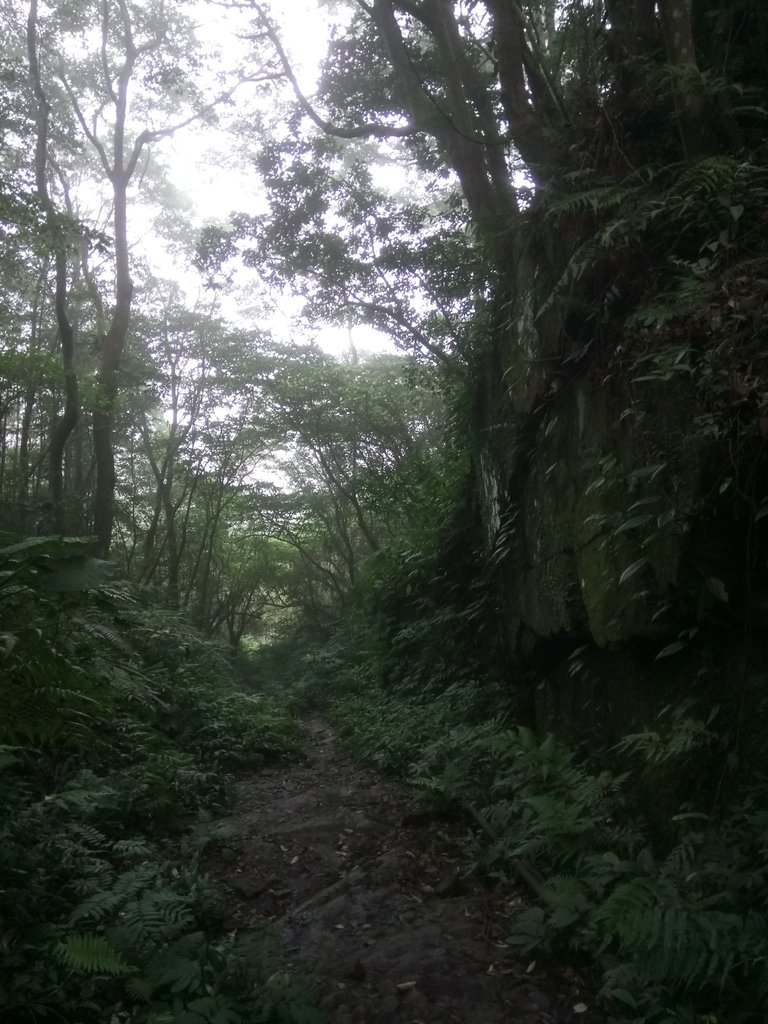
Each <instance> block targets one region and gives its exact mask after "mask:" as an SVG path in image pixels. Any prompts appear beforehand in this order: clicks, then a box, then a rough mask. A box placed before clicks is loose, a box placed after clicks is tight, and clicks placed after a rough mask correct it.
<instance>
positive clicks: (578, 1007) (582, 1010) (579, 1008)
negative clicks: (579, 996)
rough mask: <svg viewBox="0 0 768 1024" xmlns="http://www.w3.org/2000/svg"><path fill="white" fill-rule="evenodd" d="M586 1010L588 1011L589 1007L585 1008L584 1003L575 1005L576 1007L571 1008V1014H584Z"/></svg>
mask: <svg viewBox="0 0 768 1024" xmlns="http://www.w3.org/2000/svg"><path fill="white" fill-rule="evenodd" d="M588 1009H589V1007H588V1006H587V1004H586V1003H576V1005H575V1006H574V1008H573V1012H574V1013H586V1012H587V1010H588Z"/></svg>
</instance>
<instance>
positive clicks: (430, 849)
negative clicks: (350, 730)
mask: <svg viewBox="0 0 768 1024" xmlns="http://www.w3.org/2000/svg"><path fill="white" fill-rule="evenodd" d="M306 728H307V748H306V750H307V754H306V759H305V760H304V761H303V762H302V763H298V764H294V765H290V766H287V767H286V766H278V767H272V768H268V769H266V770H263V771H261V772H259V773H258V774H254V775H252V776H248V777H244V778H242V779H241V780H240V782H239V793H238V801H237V804H236V807H235V810H234V812H233V814H232V815H230V817H229V818H228V819H227V820H228V821H231V822H233V823H234V824H235V825H236V826H237V829H238V832H239V833H240V837H239V839H238V840H237V843H236V847H235V856H234V858H233V859H232V860H230V861H228V862H225V861H224V860H219V859H218V858H214V859H213V860H212V861H211V863H209V865H208V869H209V871H210V872H211V873H212V874H213V875H214V877H216V878H217V879H218V880H219V881H220V882H221V884H222V885H223V886H224V889H225V891H226V892H227V893H228V896H229V914H228V919H227V920H226V922H225V925H226V927H227V929H228V930H232V929H237V930H238V931H242V930H247V929H248V928H249V927H250V926H252V925H256V924H258V923H259V922H262V921H263V920H264V919H267V920H270V921H272V922H273V925H274V926H275V928H276V931H277V937H278V939H279V941H280V944H281V952H280V954H279V960H280V963H279V967H280V969H285V970H289V971H291V972H292V973H294V974H295V975H296V976H297V977H299V978H300V979H301V980H302V981H309V983H310V985H311V986H312V988H313V990H314V992H315V993H316V997H317V999H318V1002H319V1004H320V1005H321V1006H322V1008H323V1009H324V1010H325V1012H326V1013H327V1017H328V1020H329V1022H330V1024H385V1022H387V1024H502V1022H503V1024H570V1022H575V1021H579V1022H584V1024H595V1022H597V1021H600V1022H602V1021H605V1019H606V1018H605V1016H604V1015H603V1014H602V1013H601V1012H599V1011H598V1010H596V1009H595V1008H594V1007H593V1006H592V1005H591V999H590V997H589V996H588V995H586V994H585V993H584V990H583V986H582V983H581V980H580V979H579V977H578V976H577V974H576V973H575V972H574V971H572V970H571V969H569V968H563V967H559V968H549V969H542V968H541V967H539V966H538V965H536V964H535V963H534V964H533V965H532V964H531V959H530V958H526V959H525V960H524V961H521V959H520V958H519V956H517V955H516V954H515V953H514V952H513V951H511V950H510V949H508V948H507V947H506V946H505V945H504V944H503V938H504V935H505V917H506V916H508V915H509V913H510V911H511V910H512V909H513V907H514V905H515V903H516V902H519V898H517V897H516V895H515V893H514V892H511V891H510V890H509V888H508V887H505V890H504V892H503V894H500V893H493V892H489V891H488V890H485V889H483V888H481V887H480V886H479V885H478V884H477V883H476V882H475V881H474V880H472V879H471V878H467V877H465V874H464V867H465V865H466V863H467V859H468V851H467V846H468V844H469V843H470V841H471V837H470V836H469V834H468V832H467V830H466V828H465V827H463V826H456V825H446V824H445V823H443V822H435V821H434V820H424V816H423V815H421V816H420V815H419V814H418V812H417V810H416V802H415V799H414V795H413V793H412V792H409V791H408V790H407V789H405V788H404V787H402V786H398V785H397V784H395V783H392V782H390V781H389V780H382V779H381V777H379V776H377V775H376V774H375V773H374V772H371V771H370V770H368V769H366V768H364V767H361V766H360V765H358V764H356V763H354V762H352V761H351V760H349V759H347V758H346V757H345V756H344V755H343V754H342V753H341V752H340V750H339V749H338V746H337V744H336V741H335V738H334V735H333V733H332V731H331V730H330V729H329V728H328V726H326V725H325V724H324V723H322V722H319V721H316V720H312V721H310V722H308V723H307V725H306Z"/></svg>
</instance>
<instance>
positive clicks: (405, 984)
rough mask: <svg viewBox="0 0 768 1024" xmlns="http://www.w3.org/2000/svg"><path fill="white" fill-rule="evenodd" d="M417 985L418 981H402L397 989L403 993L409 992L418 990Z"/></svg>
mask: <svg viewBox="0 0 768 1024" xmlns="http://www.w3.org/2000/svg"><path fill="white" fill-rule="evenodd" d="M417 985H418V982H417V981H401V982H400V984H399V985H398V986H397V987H398V988H399V989H400V991H401V992H407V991H408V989H411V988H416V986H417Z"/></svg>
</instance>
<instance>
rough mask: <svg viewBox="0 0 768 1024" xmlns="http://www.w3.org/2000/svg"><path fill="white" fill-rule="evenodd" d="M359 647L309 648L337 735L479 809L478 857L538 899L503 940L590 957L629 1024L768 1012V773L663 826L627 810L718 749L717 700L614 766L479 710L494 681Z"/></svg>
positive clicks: (747, 1020)
mask: <svg viewBox="0 0 768 1024" xmlns="http://www.w3.org/2000/svg"><path fill="white" fill-rule="evenodd" d="M361 654H363V651H362V650H361V649H360V648H357V649H356V650H355V649H354V648H353V647H352V646H350V647H349V648H344V646H343V644H340V643H339V640H338V638H337V640H336V642H335V645H334V644H332V645H331V646H330V647H327V648H326V649H325V651H324V652H323V653H322V654H320V655H316V656H315V658H314V660H313V666H314V670H315V671H317V670H318V667H319V668H320V670H321V671H323V670H324V671H325V672H327V675H326V676H325V678H326V680H327V685H330V686H331V687H333V685H334V684H333V682H332V681H331V680H333V679H335V680H336V685H335V688H334V693H335V697H334V698H333V699H332V701H331V705H330V710H331V714H332V715H333V717H334V720H335V721H336V723H337V725H338V726H339V728H340V731H341V734H342V736H343V737H344V740H345V742H346V744H347V745H348V747H349V749H350V750H351V751H352V752H353V753H355V754H356V755H357V756H359V757H362V758H365V759H366V760H368V761H370V762H372V763H373V764H375V765H376V766H377V767H379V768H382V769H385V770H388V771H392V772H395V773H397V774H400V775H401V776H404V777H405V778H407V779H408V780H409V781H410V782H411V783H412V784H413V785H414V786H416V787H417V788H418V789H419V790H420V791H421V792H422V793H423V795H424V798H425V799H426V800H428V801H429V802H431V803H432V804H437V805H438V806H443V807H446V808H451V809H452V811H453V813H464V814H467V815H468V816H469V820H470V821H472V822H477V823H479V824H480V825H481V832H480V834H479V836H478V847H477V864H476V867H477V869H478V870H479V871H481V872H482V873H483V874H485V875H486V876H488V877H490V878H492V879H494V880H495V881H496V882H497V883H498V882H500V883H502V884H507V883H511V882H512V881H513V880H514V881H515V882H517V881H518V879H519V878H520V877H522V878H524V879H525V880H526V882H527V883H528V884H532V885H533V892H532V897H533V898H534V900H535V902H533V903H532V904H531V905H528V906H522V907H520V908H519V909H518V910H516V911H515V912H514V913H513V914H512V916H511V918H510V923H509V933H508V936H507V938H506V942H507V944H508V945H509V946H510V947H511V948H513V949H516V950H519V951H520V952H521V954H524V955H529V954H532V953H534V952H538V953H539V954H541V953H545V954H548V955H567V956H569V957H573V956H584V957H586V958H589V959H590V960H593V961H595V960H596V963H597V965H598V969H599V973H600V975H601V976H602V983H603V988H604V992H605V995H606V998H608V999H609V1000H610V1001H611V1002H612V1003H613V1005H614V1006H615V1008H616V1009H617V1011H618V1012H620V1013H621V1014H622V1019H627V1020H632V1021H634V1022H637V1024H641V1022H642V1024H688V1022H690V1021H698V1020H704V1019H706V1020H711V1021H723V1022H724V1021H726V1020H727V1021H728V1022H729V1024H731V1022H734V1024H758V1022H759V1021H761V1020H762V1017H763V1009H762V1007H763V1006H764V999H765V992H766V985H767V984H768V971H767V970H766V967H765V965H766V963H768V940H767V939H766V932H765V927H764V919H763V915H762V912H761V909H760V908H761V907H762V906H763V905H764V903H765V900H766V899H768V873H767V872H766V870H765V849H766V843H768V812H766V809H765V808H766V806H768V791H767V790H766V787H765V784H764V781H761V780H760V779H759V778H756V779H755V780H753V782H752V783H751V784H750V785H749V786H748V787H747V788H746V790H744V789H742V793H744V792H746V794H747V795H746V797H743V796H742V798H740V799H737V800H736V802H732V803H731V804H730V805H727V806H725V808H724V809H723V811H722V813H721V814H720V815H718V816H714V815H713V814H712V812H711V808H708V807H704V808H702V807H700V806H698V805H696V804H695V803H694V804H687V805H684V806H683V807H682V808H681V809H680V812H679V813H678V814H676V815H674V816H673V817H672V819H671V821H670V822H669V823H668V827H667V828H666V829H665V830H664V835H663V837H661V838H656V839H653V838H652V837H653V835H654V832H657V831H658V829H657V828H656V824H655V823H650V822H646V821H644V820H642V819H641V818H640V817H639V816H638V811H637V810H636V808H635V806H634V796H633V794H634V793H636V791H637V790H638V787H640V786H644V787H646V788H648V787H649V786H650V787H665V786H668V785H669V780H671V779H672V778H678V779H679V778H680V777H688V776H690V777H691V778H692V779H693V780H694V781H695V779H696V774H697V773H700V772H701V771H702V770H703V768H702V766H703V764H705V763H706V760H707V758H710V757H711V756H712V752H713V751H716V752H721V751H722V747H723V744H724V737H725V733H724V732H723V731H720V732H718V731H716V728H715V726H716V723H717V722H718V709H717V708H713V709H711V710H709V711H708V712H707V714H706V715H704V716H702V715H701V714H700V713H699V710H698V707H697V706H696V705H695V704H694V703H693V702H691V701H689V700H688V701H683V702H682V703H680V704H677V705H673V706H670V707H668V708H665V709H664V710H663V711H662V713H661V714H660V715H659V718H658V721H657V723H656V728H654V729H647V730H645V731H643V732H638V733H636V734H634V735H631V736H627V737H625V738H624V740H622V741H621V742H620V743H619V744H618V746H617V748H616V750H615V751H614V755H615V756H616V757H619V758H620V759H621V761H623V762H624V765H625V767H626V768H627V770H626V771H624V772H623V773H622V774H620V775H616V774H614V773H612V772H609V771H607V770H601V769H599V768H597V769H596V768H595V767H594V766H592V765H590V764H589V763H588V762H586V761H584V760H583V759H581V758H579V757H578V756H577V754H576V752H574V751H573V750H570V749H568V748H567V747H566V746H565V745H563V744H562V743H560V742H558V741H557V740H555V738H554V737H552V736H547V737H544V738H543V739H542V738H541V737H539V736H537V735H536V734H535V733H534V732H533V731H532V730H530V729H528V728H525V727H522V726H515V727H510V726H509V725H508V724H506V721H505V716H498V715H497V716H495V717H494V716H492V715H491V714H489V711H490V709H493V708H494V707H495V708H498V707H499V706H500V705H501V702H500V694H499V691H498V689H497V688H496V687H494V686H493V685H491V684H489V683H488V682H485V683H484V684H483V683H479V682H469V681H466V680H462V679H459V680H458V681H457V682H456V683H454V684H453V685H452V686H447V687H445V688H442V689H441V688H440V687H437V692H435V691H430V690H429V689H426V690H425V691H422V692H421V693H418V692H414V689H413V686H412V683H411V681H409V679H408V677H407V675H406V677H405V678H404V679H403V681H402V682H401V683H400V684H399V685H398V684H397V683H395V684H394V685H391V684H390V685H388V686H387V687H386V688H382V686H381V677H380V676H378V677H377V673H376V672H375V670H374V669H373V667H372V665H373V664H375V663H376V659H377V656H378V657H379V658H380V657H381V655H380V654H378V655H377V652H376V651H375V650H374V649H371V648H369V649H368V651H367V654H365V655H364V656H363V657H361ZM355 655H356V657H355ZM350 659H351V663H350ZM366 666H367V669H366ZM339 680H342V682H341V685H339ZM377 680H378V681H377ZM761 728H762V727H761ZM720 756H724V755H723V754H722V753H720ZM665 780H666V781H665ZM690 792H691V793H692V795H695V794H696V793H697V792H698V790H697V789H696V788H695V786H694V787H693V788H691V789H690ZM703 792H704V793H705V794H706V792H707V790H706V789H704V790H703ZM521 865H522V867H521ZM521 872H522V875H521ZM708 1015H709V1016H708Z"/></svg>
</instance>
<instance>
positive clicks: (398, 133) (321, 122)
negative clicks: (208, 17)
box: [253, 3, 417, 139]
mask: <svg viewBox="0 0 768 1024" xmlns="http://www.w3.org/2000/svg"><path fill="white" fill-rule="evenodd" d="M253 7H254V9H255V10H256V11H257V13H258V15H259V19H260V21H261V24H262V25H263V26H264V31H265V32H266V34H267V36H268V37H269V40H270V42H271V43H272V45H273V46H274V48H275V52H276V53H277V56H278V58H279V60H280V64H281V65H282V68H283V72H284V73H285V77H286V78H287V79H288V81H289V82H290V84H291V88H292V89H293V93H294V95H295V97H296V99H297V100H298V103H299V106H300V107H301V109H302V110H303V111H304V113H305V114H306V115H307V117H308V118H309V119H310V120H311V121H313V122H314V123H315V124H316V125H317V127H318V128H320V129H321V130H322V131H324V132H325V133H326V134H327V135H335V136H336V137H337V138H340V139H404V138H408V137H409V136H411V135H415V134H416V131H417V129H416V128H414V127H413V126H412V125H401V126H399V127H398V126H396V125H384V124H378V123H375V122H369V123H368V124H360V125H350V126H348V127H344V126H342V125H335V124H332V123H331V122H330V121H327V120H326V119H325V118H324V117H322V116H321V115H320V114H319V113H318V112H317V111H316V110H315V108H314V107H313V106H312V104H311V103H310V101H309V100H308V99H307V97H306V96H305V95H304V93H303V92H302V90H301V86H300V85H299V83H298V80H297V78H296V75H295V74H294V72H293V67H292V66H291V62H290V60H289V59H288V55H287V54H286V52H285V49H284V48H283V44H282V43H281V41H280V36H279V35H278V34H277V31H276V30H275V27H274V25H273V24H272V22H271V21H270V20H269V18H268V17H267V14H266V13H265V11H264V9H263V8H262V7H261V5H260V4H257V3H254V4H253Z"/></svg>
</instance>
